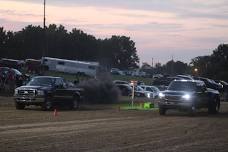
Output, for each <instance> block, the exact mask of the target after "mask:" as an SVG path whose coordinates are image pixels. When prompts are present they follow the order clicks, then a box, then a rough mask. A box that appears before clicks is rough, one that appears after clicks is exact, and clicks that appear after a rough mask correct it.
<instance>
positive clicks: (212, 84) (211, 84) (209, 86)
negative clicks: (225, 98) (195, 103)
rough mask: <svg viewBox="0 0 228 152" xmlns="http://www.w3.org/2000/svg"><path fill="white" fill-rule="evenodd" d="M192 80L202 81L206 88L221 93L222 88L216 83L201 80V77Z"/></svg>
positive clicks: (209, 80) (204, 79)
mask: <svg viewBox="0 0 228 152" xmlns="http://www.w3.org/2000/svg"><path fill="white" fill-rule="evenodd" d="M194 79H195V80H201V81H203V82H204V83H205V85H206V86H207V88H211V89H214V90H218V91H219V92H222V91H223V86H222V85H221V84H219V83H216V82H215V81H214V80H212V79H208V78H203V77H194Z"/></svg>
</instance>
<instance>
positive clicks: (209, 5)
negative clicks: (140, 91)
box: [0, 0, 228, 63]
mask: <svg viewBox="0 0 228 152" xmlns="http://www.w3.org/2000/svg"><path fill="white" fill-rule="evenodd" d="M42 3H43V0H20V1H19V0H17V1H16V0H0V26H4V27H5V29H7V30H20V29H21V28H23V27H24V26H26V25H28V24H34V25H42V18H43V14H42V13H43V6H42ZM47 22H48V23H56V24H63V25H64V26H66V27H67V28H68V29H69V30H71V29H72V28H74V27H76V28H80V29H82V30H84V31H85V32H88V33H90V34H94V35H95V36H97V37H99V38H106V37H110V36H111V35H126V36H130V37H131V38H132V39H133V40H134V41H135V42H136V47H137V50H138V54H139V56H140V59H141V61H142V62H145V61H147V62H149V63H150V62H151V58H152V57H153V58H155V61H156V59H157V61H161V62H163V63H165V62H166V61H167V60H168V59H170V58H171V56H174V57H175V58H176V59H179V60H182V61H186V62H189V61H190V59H192V58H193V57H196V56H199V55H206V54H210V53H211V51H212V50H213V49H214V48H215V47H217V45H218V44H219V43H226V42H227V40H228V35H227V33H228V1H227V0H219V1H217V0H188V1H183V0H169V1H161V0H151V1H149V0H124V1H123V0H115V1H111V0H77V1H75V0H64V1H62V0H47Z"/></svg>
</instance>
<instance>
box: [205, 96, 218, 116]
mask: <svg viewBox="0 0 228 152" xmlns="http://www.w3.org/2000/svg"><path fill="white" fill-rule="evenodd" d="M219 109H220V99H219V98H213V99H212V100H211V101H209V104H208V113H209V114H217V113H218V112H219Z"/></svg>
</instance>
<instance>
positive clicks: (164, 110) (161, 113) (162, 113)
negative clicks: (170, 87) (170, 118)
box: [159, 107, 167, 115]
mask: <svg viewBox="0 0 228 152" xmlns="http://www.w3.org/2000/svg"><path fill="white" fill-rule="evenodd" d="M166 110H167V109H166V108H164V107H159V114H160V115H165V113H166Z"/></svg>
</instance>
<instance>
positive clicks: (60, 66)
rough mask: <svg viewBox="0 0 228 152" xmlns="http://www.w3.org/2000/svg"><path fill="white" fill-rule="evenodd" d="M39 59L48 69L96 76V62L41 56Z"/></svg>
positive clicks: (97, 64)
mask: <svg viewBox="0 0 228 152" xmlns="http://www.w3.org/2000/svg"><path fill="white" fill-rule="evenodd" d="M41 61H42V64H43V65H45V66H47V67H48V69H49V70H50V71H58V72H65V73H71V74H84V75H88V76H92V77H95V76H96V74H97V69H98V67H99V63H98V62H84V61H76V60H66V59H58V58H51V57H42V59H41Z"/></svg>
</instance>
